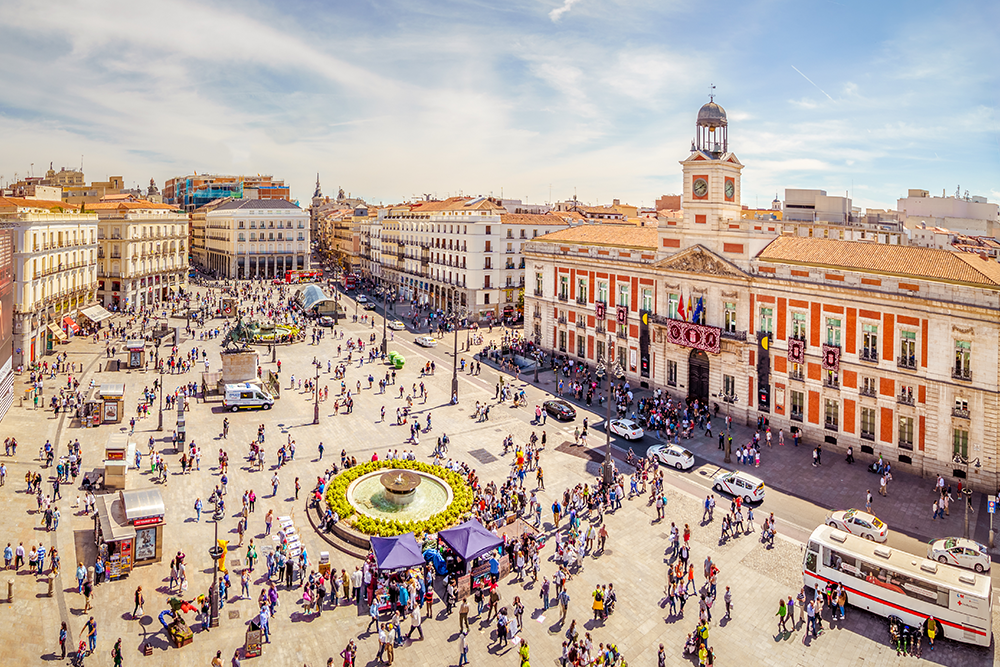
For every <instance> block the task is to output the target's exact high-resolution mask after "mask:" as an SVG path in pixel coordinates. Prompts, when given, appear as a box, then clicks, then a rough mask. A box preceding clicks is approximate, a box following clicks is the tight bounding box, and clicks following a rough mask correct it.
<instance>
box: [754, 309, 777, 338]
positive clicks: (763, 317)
mask: <svg viewBox="0 0 1000 667" xmlns="http://www.w3.org/2000/svg"><path fill="white" fill-rule="evenodd" d="M757 330H758V331H761V332H763V333H766V334H767V335H768V336H769V337H770V336H771V335H772V333H773V332H774V308H764V307H762V308H761V309H760V319H759V320H758V326H757Z"/></svg>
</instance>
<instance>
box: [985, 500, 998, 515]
mask: <svg viewBox="0 0 1000 667" xmlns="http://www.w3.org/2000/svg"><path fill="white" fill-rule="evenodd" d="M986 511H987V512H989V513H990V514H995V513H996V511H997V497H996V496H989V499H988V500H987V502H986Z"/></svg>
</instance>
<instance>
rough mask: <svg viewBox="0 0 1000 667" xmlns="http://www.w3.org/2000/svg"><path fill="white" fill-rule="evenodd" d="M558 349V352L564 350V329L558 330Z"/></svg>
mask: <svg viewBox="0 0 1000 667" xmlns="http://www.w3.org/2000/svg"><path fill="white" fill-rule="evenodd" d="M559 351H560V352H565V351H566V332H565V331H560V332H559Z"/></svg>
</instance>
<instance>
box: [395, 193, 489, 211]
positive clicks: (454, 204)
mask: <svg viewBox="0 0 1000 667" xmlns="http://www.w3.org/2000/svg"><path fill="white" fill-rule="evenodd" d="M494 210H501V211H502V210H505V209H504V208H503V206H501V205H500V204H499V203H497V202H496V201H494V200H492V199H490V198H489V197H449V198H448V199H445V200H444V201H423V202H419V203H417V204H414V205H413V206H412V207H411V208H410V211H411V212H412V213H431V212H436V211H494Z"/></svg>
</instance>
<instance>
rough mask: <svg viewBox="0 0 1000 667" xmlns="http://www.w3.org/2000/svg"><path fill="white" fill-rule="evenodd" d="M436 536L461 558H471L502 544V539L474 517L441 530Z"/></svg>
mask: <svg viewBox="0 0 1000 667" xmlns="http://www.w3.org/2000/svg"><path fill="white" fill-rule="evenodd" d="M438 537H440V538H441V539H442V540H444V543H445V544H447V545H448V546H449V547H451V548H452V549H454V550H455V553H457V554H458V556H459V558H461V559H462V560H472V559H473V558H476V557H477V556H482V555H483V554H484V553H486V552H488V551H493V550H494V549H496V548H497V547H499V546H500V545H502V544H503V540H502V539H500V538H499V537H497V536H496V535H494V534H493V533H491V532H490V531H488V530H486V528H484V527H483V524H481V523H479V522H478V521H476V520H475V519H470V520H469V521H466V522H465V523H463V524H461V525H460V526H455V527H454V528H449V529H448V530H442V531H440V532H439V533H438Z"/></svg>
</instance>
